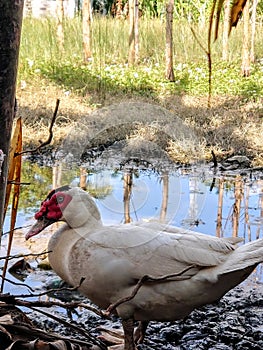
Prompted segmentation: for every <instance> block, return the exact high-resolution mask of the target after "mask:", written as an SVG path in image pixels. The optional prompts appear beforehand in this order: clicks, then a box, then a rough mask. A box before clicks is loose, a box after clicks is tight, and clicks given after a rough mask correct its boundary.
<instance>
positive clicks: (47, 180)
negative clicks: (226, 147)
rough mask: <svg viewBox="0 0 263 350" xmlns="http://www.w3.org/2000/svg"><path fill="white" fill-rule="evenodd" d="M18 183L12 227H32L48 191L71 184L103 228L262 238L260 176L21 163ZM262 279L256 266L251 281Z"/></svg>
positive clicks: (262, 186) (199, 170)
mask: <svg viewBox="0 0 263 350" xmlns="http://www.w3.org/2000/svg"><path fill="white" fill-rule="evenodd" d="M22 181H23V182H30V183H31V185H30V186H24V187H22V191H21V198H20V203H19V214H18V222H17V226H25V225H27V224H31V223H32V221H33V215H34V213H35V211H36V210H38V208H39V205H40V202H41V201H42V200H43V199H44V198H45V197H46V194H47V193H48V192H49V190H51V189H52V188H54V187H59V186H62V185H65V184H71V185H72V186H80V187H82V188H84V189H85V190H87V191H88V192H89V193H90V194H91V195H92V196H93V197H94V198H95V201H96V204H97V205H98V207H99V210H100V213H101V216H102V221H103V222H104V224H116V223H127V222H132V221H138V220H157V221H162V222H167V223H169V224H171V225H174V226H179V227H184V228H187V229H192V230H194V231H197V232H202V233H205V234H208V235H213V236H218V237H229V236H232V235H233V236H239V237H243V238H244V241H246V242H247V241H251V240H255V239H257V238H259V237H262V230H263V180H262V179H260V176H258V177H255V178H254V179H252V178H250V177H245V176H244V177H241V176H240V175H235V176H228V177H227V176H216V177H215V176H214V174H213V172H212V171H210V169H209V168H198V167H196V168H177V169H172V170H171V169H169V170H167V169H166V170H163V171H160V170H159V171H157V170H155V169H149V168H145V167H141V168H140V167H132V166H129V167H126V168H125V169H119V168H114V169H104V170H99V171H95V170H94V169H90V168H86V167H83V166H82V167H79V166H74V167H67V166H66V165H65V164H58V165H57V166H53V167H40V166H38V165H37V164H35V163H34V164H32V163H30V162H28V161H26V162H24V165H23V175H22ZM8 221H9V220H8V218H7V220H6V221H5V227H4V230H5V231H8V229H9V222H8ZM22 240H23V241H24V238H23V235H21V237H20V241H19V239H18V240H15V241H14V248H15V245H16V244H17V245H19V244H21V241H22ZM19 242H20V243H19ZM262 277H263V271H262V265H260V266H259V267H258V270H257V277H256V278H257V279H260V280H262Z"/></svg>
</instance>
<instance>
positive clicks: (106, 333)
mask: <svg viewBox="0 0 263 350" xmlns="http://www.w3.org/2000/svg"><path fill="white" fill-rule="evenodd" d="M98 330H99V331H100V333H101V334H100V335H99V336H98V338H99V339H100V340H102V341H103V342H104V343H105V344H106V345H119V344H122V348H123V344H124V334H123V331H122V330H121V329H114V330H112V329H108V328H104V327H99V328H98Z"/></svg>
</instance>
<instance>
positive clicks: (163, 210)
mask: <svg viewBox="0 0 263 350" xmlns="http://www.w3.org/2000/svg"><path fill="white" fill-rule="evenodd" d="M162 181H163V191H162V205H161V212H160V221H161V222H165V220H166V215H167V207H168V196H169V175H168V172H167V171H165V172H164V173H163V175H162Z"/></svg>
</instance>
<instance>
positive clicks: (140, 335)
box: [98, 319, 148, 350]
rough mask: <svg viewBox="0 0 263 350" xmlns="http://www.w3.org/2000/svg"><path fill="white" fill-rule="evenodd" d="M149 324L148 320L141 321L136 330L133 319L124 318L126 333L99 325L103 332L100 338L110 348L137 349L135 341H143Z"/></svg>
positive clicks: (123, 323) (113, 349) (120, 349)
mask: <svg viewBox="0 0 263 350" xmlns="http://www.w3.org/2000/svg"><path fill="white" fill-rule="evenodd" d="M147 325H148V322H140V323H139V326H138V327H137V328H136V331H135V332H134V321H133V319H128V320H123V321H122V326H123V331H124V333H123V332H122V331H121V330H116V329H114V330H112V329H108V328H103V327H99V328H98V330H99V331H100V332H101V334H100V335H99V336H98V338H99V339H100V340H102V341H103V342H104V343H105V344H106V345H108V346H109V349H110V350H137V348H136V346H135V343H136V344H141V343H142V341H143V339H144V337H145V331H146V328H147Z"/></svg>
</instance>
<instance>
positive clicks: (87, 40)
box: [82, 0, 92, 62]
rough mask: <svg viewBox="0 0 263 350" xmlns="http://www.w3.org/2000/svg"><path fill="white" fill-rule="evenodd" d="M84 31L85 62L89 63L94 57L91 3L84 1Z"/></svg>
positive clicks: (87, 0) (88, 0)
mask: <svg viewBox="0 0 263 350" xmlns="http://www.w3.org/2000/svg"><path fill="white" fill-rule="evenodd" d="M82 21H83V23H82V30H83V50H84V62H88V61H89V60H90V59H91V57H92V50H91V33H92V30H91V21H92V14H91V1H90V0H84V1H83V5H82Z"/></svg>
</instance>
